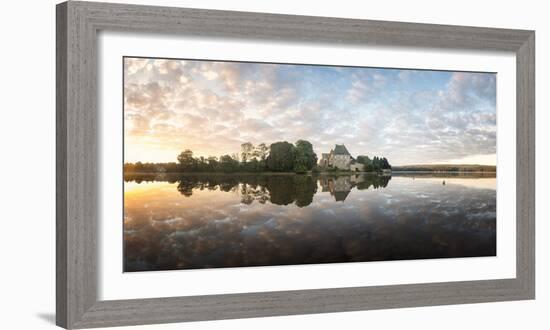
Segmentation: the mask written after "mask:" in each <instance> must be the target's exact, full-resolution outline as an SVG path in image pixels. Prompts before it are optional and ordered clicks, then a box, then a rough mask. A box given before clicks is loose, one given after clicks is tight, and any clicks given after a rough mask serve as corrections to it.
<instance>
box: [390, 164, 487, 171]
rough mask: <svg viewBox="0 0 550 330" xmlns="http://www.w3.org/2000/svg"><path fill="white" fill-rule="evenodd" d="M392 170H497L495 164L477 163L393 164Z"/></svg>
mask: <svg viewBox="0 0 550 330" xmlns="http://www.w3.org/2000/svg"><path fill="white" fill-rule="evenodd" d="M392 171H396V172H399V171H408V172H496V171H497V167H496V166H494V165H476V164H421V165H403V166H392Z"/></svg>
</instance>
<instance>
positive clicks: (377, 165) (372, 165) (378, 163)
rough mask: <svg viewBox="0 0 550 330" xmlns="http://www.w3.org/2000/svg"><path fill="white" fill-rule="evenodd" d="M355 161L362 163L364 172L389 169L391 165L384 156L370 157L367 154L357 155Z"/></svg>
mask: <svg viewBox="0 0 550 330" xmlns="http://www.w3.org/2000/svg"><path fill="white" fill-rule="evenodd" d="M357 162H358V163H359V164H363V166H364V167H365V169H364V170H365V171H366V172H379V171H381V170H386V169H387V170H391V165H390V163H389V162H388V160H387V159H386V157H378V156H374V157H373V158H372V159H370V158H369V156H363V155H361V156H357Z"/></svg>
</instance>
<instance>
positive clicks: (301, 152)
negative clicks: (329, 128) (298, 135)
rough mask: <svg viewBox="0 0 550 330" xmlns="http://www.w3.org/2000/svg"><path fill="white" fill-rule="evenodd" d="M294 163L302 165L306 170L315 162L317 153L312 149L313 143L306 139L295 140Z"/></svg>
mask: <svg viewBox="0 0 550 330" xmlns="http://www.w3.org/2000/svg"><path fill="white" fill-rule="evenodd" d="M295 157H296V159H295V162H296V164H297V165H298V164H301V165H299V166H304V167H305V169H306V171H309V170H311V169H312V168H313V166H315V164H317V154H315V152H314V151H313V145H312V144H311V143H309V141H306V140H298V141H297V142H296V155H295Z"/></svg>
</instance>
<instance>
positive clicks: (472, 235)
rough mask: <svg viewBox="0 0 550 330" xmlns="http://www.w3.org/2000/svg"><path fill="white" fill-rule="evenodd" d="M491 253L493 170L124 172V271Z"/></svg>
mask: <svg viewBox="0 0 550 330" xmlns="http://www.w3.org/2000/svg"><path fill="white" fill-rule="evenodd" d="M495 255H496V178H495V175H494V174H457V173H454V174H432V173H393V174H392V176H378V175H373V174H357V175H315V176H311V175H292V174H275V175H273V174H263V175H239V174H235V175H233V174H210V175H200V174H197V175H174V174H162V175H148V174H126V175H125V183H124V271H126V272H133V271H152V270H173V269H197V268H217V267H241V266H269V265H296V264H314V263H339V262H365V261H382V260H410V259H431V258H453V257H479V256H495Z"/></svg>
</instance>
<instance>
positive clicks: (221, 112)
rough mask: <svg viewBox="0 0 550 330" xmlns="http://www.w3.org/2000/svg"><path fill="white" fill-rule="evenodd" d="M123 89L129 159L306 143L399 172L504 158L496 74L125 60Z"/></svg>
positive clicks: (321, 150)
mask: <svg viewBox="0 0 550 330" xmlns="http://www.w3.org/2000/svg"><path fill="white" fill-rule="evenodd" d="M124 88H125V90H124V93H125V103H124V104H125V125H126V127H127V129H126V140H125V142H126V155H125V157H126V160H127V161H137V160H141V161H173V160H174V159H175V157H176V156H175V155H177V154H178V153H179V151H181V150H183V149H186V148H189V149H192V150H194V151H195V153H196V154H197V155H202V156H208V155H215V156H219V155H221V154H228V153H229V154H230V153H235V152H238V151H239V148H240V144H241V143H243V142H248V141H249V142H252V143H253V144H258V143H262V142H264V143H267V144H270V143H273V142H276V141H279V140H286V141H290V142H295V141H296V140H298V139H306V140H309V141H311V142H312V143H313V145H314V148H315V150H316V152H317V153H321V152H327V151H328V150H330V147H331V146H332V145H334V144H336V143H338V144H340V143H344V144H346V146H347V147H348V149H349V150H350V151H351V152H352V153H353V154H354V155H357V154H367V155H371V156H372V155H383V156H386V157H387V158H388V159H389V160H390V163H392V164H406V163H418V162H444V161H446V160H449V159H460V158H464V157H467V156H469V155H489V154H494V153H495V152H496V76H495V75H494V74H485V73H469V72H454V73H450V72H443V71H441V72H438V71H415V70H397V69H370V68H352V67H339V68H336V69H335V68H331V67H323V66H302V65H276V64H259V63H237V62H216V61H193V60H185V61H183V60H182V61H180V60H155V59H131V58H127V59H126V60H125V82H124ZM144 145H148V146H149V148H159V146H162V148H163V149H165V150H166V153H163V154H164V155H168V154H170V152H169V150H172V151H171V152H172V153H173V154H174V156H173V158H172V159H137V157H138V155H139V157H143V155H145V154H147V152H145V151H144V150H143V148H144ZM138 149H139V150H138ZM150 154H151V155H153V154H155V153H154V152H153V150H151V152H150Z"/></svg>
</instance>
